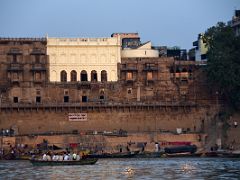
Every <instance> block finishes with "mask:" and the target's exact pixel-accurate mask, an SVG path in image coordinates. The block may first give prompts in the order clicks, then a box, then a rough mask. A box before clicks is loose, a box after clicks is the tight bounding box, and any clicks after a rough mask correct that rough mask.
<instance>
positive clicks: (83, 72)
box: [80, 70, 88, 81]
mask: <svg viewBox="0 0 240 180" xmlns="http://www.w3.org/2000/svg"><path fill="white" fill-rule="evenodd" d="M80 76H81V77H80V79H81V81H88V77H87V71H85V70H83V71H81V75H80Z"/></svg>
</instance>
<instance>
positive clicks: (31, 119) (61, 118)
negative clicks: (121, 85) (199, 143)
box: [0, 106, 209, 134]
mask: <svg viewBox="0 0 240 180" xmlns="http://www.w3.org/2000/svg"><path fill="white" fill-rule="evenodd" d="M208 112H209V109H208V108H187V109H185V108H183V107H182V108H180V107H179V108H170V107H167V108H160V107H147V106H146V107H144V108H139V109H138V108H136V107H135V108H134V107H129V106H126V107H124V106H121V107H114V108H111V107H109V108H108V107H105V108H103V107H102V108H96V107H95V109H93V108H92V107H91V108H90V109H83V110H81V109H75V108H73V107H72V108H69V107H65V108H63V107H62V108H61V107H58V108H57V109H56V108H52V109H37V108H36V109H32V110H31V109H20V110H19V109H14V110H11V109H9V110H4V111H2V112H1V115H0V127H1V128H3V129H9V128H10V127H14V128H15V129H17V131H18V133H19V134H35V133H49V132H52V133H55V132H64V133H66V132H69V133H71V132H72V131H74V130H77V131H78V132H86V131H89V130H91V131H114V130H119V129H123V130H126V131H128V132H155V131H157V132H161V131H172V132H176V128H182V129H183V130H185V131H188V132H201V131H202V130H203V127H202V126H203V124H202V123H203V122H202V121H203V120H204V119H206V118H207V117H206V114H207V113H208ZM69 113H87V119H86V121H78V122H72V121H69Z"/></svg>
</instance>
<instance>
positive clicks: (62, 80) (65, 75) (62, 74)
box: [60, 70, 67, 82]
mask: <svg viewBox="0 0 240 180" xmlns="http://www.w3.org/2000/svg"><path fill="white" fill-rule="evenodd" d="M60 81H61V82H67V72H66V71H64V70H63V71H61V79H60Z"/></svg>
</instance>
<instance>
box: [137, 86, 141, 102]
mask: <svg viewBox="0 0 240 180" xmlns="http://www.w3.org/2000/svg"><path fill="white" fill-rule="evenodd" d="M140 100H141V86H140V85H139V84H138V85H137V101H140Z"/></svg>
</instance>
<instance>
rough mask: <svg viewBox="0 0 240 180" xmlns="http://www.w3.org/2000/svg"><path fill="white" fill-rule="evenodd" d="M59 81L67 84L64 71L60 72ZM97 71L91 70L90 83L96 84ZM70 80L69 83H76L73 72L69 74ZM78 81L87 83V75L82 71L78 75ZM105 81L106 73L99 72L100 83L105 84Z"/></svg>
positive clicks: (75, 75) (75, 76) (74, 72)
mask: <svg viewBox="0 0 240 180" xmlns="http://www.w3.org/2000/svg"><path fill="white" fill-rule="evenodd" d="M60 76H61V77H60V81H61V82H67V72H66V71H65V70H62V71H61V73H60ZM97 77H98V75H97V71H95V70H93V71H91V81H92V82H96V81H97V79H98V78H97ZM70 80H71V82H76V81H77V72H76V71H75V70H72V71H71V74H70ZM80 81H88V74H87V71H85V70H83V71H81V73H80ZM106 81H107V71H105V70H103V71H101V82H106Z"/></svg>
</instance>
